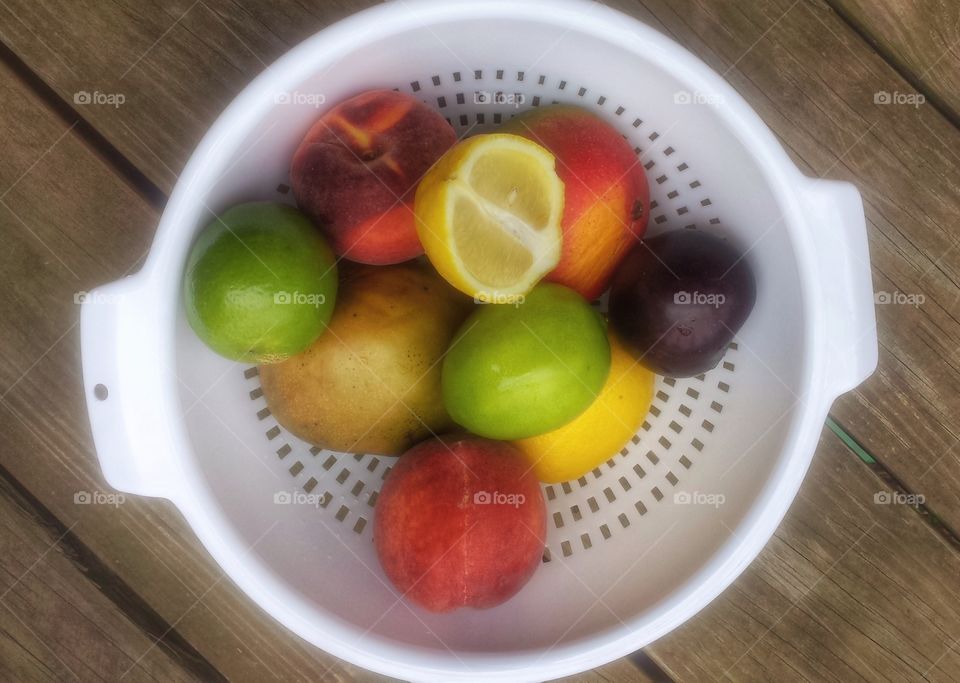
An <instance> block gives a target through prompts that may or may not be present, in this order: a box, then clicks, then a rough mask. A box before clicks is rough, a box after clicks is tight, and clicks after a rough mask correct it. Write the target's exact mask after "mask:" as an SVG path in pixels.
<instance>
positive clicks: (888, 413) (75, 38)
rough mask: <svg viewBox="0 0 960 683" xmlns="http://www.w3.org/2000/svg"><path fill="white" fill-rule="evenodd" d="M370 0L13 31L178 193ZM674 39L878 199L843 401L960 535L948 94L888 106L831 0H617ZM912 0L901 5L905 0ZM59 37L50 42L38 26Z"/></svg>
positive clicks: (861, 429) (221, 7) (244, 7)
mask: <svg viewBox="0 0 960 683" xmlns="http://www.w3.org/2000/svg"><path fill="white" fill-rule="evenodd" d="M367 4H370V3H368V2H366V1H361V2H346V1H343V0H338V1H336V2H329V3H324V4H322V5H317V6H311V7H310V9H309V10H308V9H305V8H304V7H303V6H301V5H300V4H299V3H296V2H294V1H293V0H285V1H281V2H273V3H269V8H268V6H267V4H266V3H261V2H251V1H246V2H232V1H231V2H227V1H226V0H224V1H223V2H219V1H214V0H211V1H210V2H203V3H194V4H192V5H191V4H189V3H188V2H186V1H185V0H184V1H182V2H178V3H172V4H171V5H169V6H167V7H166V8H164V9H159V8H156V7H147V6H144V5H142V4H139V3H138V4H124V5H120V6H117V5H106V4H101V3H93V2H86V3H77V4H75V5H74V4H71V5H70V6H69V7H63V6H62V4H60V3H56V4H54V3H48V2H32V1H28V0H8V1H7V2H5V3H4V5H3V6H0V17H4V19H5V24H4V26H5V30H4V35H5V40H6V42H7V44H8V45H9V46H10V47H11V48H12V49H13V50H14V51H15V52H16V53H17V54H18V55H20V57H21V58H22V59H23V60H24V61H25V62H26V63H27V64H29V65H30V67H31V68H33V69H35V70H36V71H37V73H38V74H40V75H41V76H42V77H44V78H45V79H47V83H48V84H49V85H50V86H51V87H52V88H53V89H54V90H55V91H56V92H57V93H58V94H59V95H60V96H61V97H63V98H64V99H65V100H67V101H68V102H72V100H73V96H74V94H75V93H77V92H79V91H81V90H86V91H93V90H95V89H99V90H100V91H102V92H108V93H114V92H115V93H122V94H124V95H125V97H126V98H127V99H126V102H125V103H124V104H123V105H122V106H121V107H117V108H113V107H103V106H100V107H91V106H86V107H83V106H79V105H78V106H77V107H76V110H77V111H78V112H79V113H80V114H81V115H83V116H84V117H86V118H87V119H88V120H89V121H90V122H91V123H92V124H93V125H94V126H96V127H97V129H98V130H99V131H100V132H101V133H102V134H103V135H104V137H105V138H107V139H108V140H109V141H110V142H111V143H112V144H113V145H115V146H116V147H117V149H119V150H120V151H121V152H122V153H123V154H124V155H126V156H128V157H129V158H130V159H131V160H133V161H134V162H135V163H136V164H137V166H138V167H139V168H141V169H142V170H143V172H144V173H145V174H146V175H147V176H148V177H149V178H150V179H151V180H152V181H153V182H154V183H156V184H157V185H158V186H159V187H161V188H163V189H165V190H168V189H169V188H170V187H171V185H172V183H173V181H174V179H175V175H176V173H177V172H178V171H179V169H180V168H181V167H182V166H183V164H184V163H185V161H186V159H187V157H188V155H189V153H190V151H191V150H192V148H193V145H194V144H195V142H196V141H197V140H198V139H199V137H200V135H202V133H203V131H204V130H205V129H206V127H207V126H208V125H209V124H210V123H211V122H212V120H213V118H214V117H215V116H216V114H217V113H218V112H219V111H220V109H222V107H223V106H224V105H225V103H226V102H227V101H229V99H230V98H231V97H232V96H233V95H234V94H235V93H236V92H238V91H239V90H240V89H241V88H242V87H243V86H244V85H245V84H246V83H247V82H248V81H249V79H250V78H252V77H253V76H254V75H255V74H256V73H258V72H259V71H261V70H262V69H263V68H264V65H265V64H269V63H270V61H272V60H273V59H275V58H276V57H278V56H279V55H280V54H281V53H282V52H283V51H284V50H285V49H286V48H287V47H288V46H290V45H292V44H295V43H296V42H298V41H299V40H301V39H303V38H304V37H305V36H307V35H309V34H310V33H312V32H313V31H315V30H317V29H319V28H321V27H322V26H324V25H325V24H326V23H328V22H329V21H331V20H334V19H336V18H338V17H340V16H343V15H345V14H347V13H349V12H350V11H351V10H354V9H357V8H360V7H362V6H366V5H367ZM613 4H615V5H616V6H618V7H620V8H621V9H624V10H625V11H627V12H629V13H631V14H634V15H636V16H638V17H639V18H641V19H642V20H644V21H647V22H648V23H651V24H652V25H654V26H655V27H657V28H659V29H661V30H663V31H665V32H666V33H668V34H671V35H672V36H674V37H675V38H676V39H677V40H679V41H680V42H681V43H682V44H684V45H686V46H688V47H689V48H690V49H691V50H693V51H694V52H695V53H697V54H698V55H699V56H701V57H702V58H703V59H705V60H706V61H707V62H708V63H709V64H711V65H712V66H713V67H714V68H716V69H717V70H718V71H719V72H721V73H725V74H726V77H727V78H728V80H730V81H731V83H732V84H733V85H734V87H736V88H737V89H738V90H739V91H740V92H741V94H743V95H744V97H745V98H746V99H747V100H748V101H749V102H750V104H752V105H753V106H754V107H755V108H756V109H757V110H758V112H759V113H760V114H761V116H762V117H763V118H764V120H765V121H766V122H767V124H768V125H769V126H770V127H771V128H772V129H773V130H774V132H775V133H777V135H778V136H779V137H780V139H781V140H782V142H783V143H784V145H785V146H786V147H787V149H788V151H789V152H790V153H791V154H792V155H793V156H794V158H795V159H796V160H797V162H798V164H799V165H800V166H801V167H802V168H804V169H805V170H806V171H807V172H808V173H810V174H813V175H823V174H825V175H827V176H829V177H835V178H842V179H847V180H850V181H851V182H854V183H855V184H857V185H858V187H860V188H861V191H862V192H863V194H864V199H865V202H866V212H867V219H868V221H869V228H870V246H871V250H872V262H873V269H874V275H875V281H874V284H875V288H876V289H877V290H878V291H883V292H888V293H894V292H902V293H903V294H907V295H922V296H923V297H924V298H925V302H924V304H923V305H921V306H918V307H916V308H913V307H911V306H902V305H901V306H897V305H889V306H878V309H877V313H878V317H879V325H880V341H881V365H880V369H879V371H878V372H877V374H876V375H875V376H874V377H873V378H872V379H871V380H870V381H869V382H868V383H867V384H865V385H864V386H863V387H861V388H860V389H858V390H857V391H856V392H854V393H852V394H850V395H848V396H846V397H844V398H843V399H841V400H840V401H839V402H838V403H837V405H836V406H835V409H834V416H835V417H836V418H837V420H838V421H839V422H841V423H842V424H844V425H846V426H847V428H848V429H850V430H851V431H852V432H853V433H854V435H855V436H856V437H857V438H858V439H859V440H860V441H861V442H862V443H863V444H864V445H865V446H866V447H867V448H868V449H869V450H871V451H872V452H874V454H875V455H876V456H877V457H878V458H879V459H880V460H881V461H882V462H883V463H884V464H885V465H886V466H887V467H889V468H890V469H891V470H892V471H893V472H894V473H895V474H896V476H898V477H899V478H900V479H902V480H903V481H904V482H905V483H906V484H907V485H908V486H909V487H910V488H912V489H914V490H916V491H918V492H922V493H923V494H924V495H925V496H926V498H927V501H928V504H929V506H930V507H931V509H932V510H933V511H935V512H936V514H937V515H939V516H940V518H941V519H943V520H944V522H945V523H946V524H948V525H949V526H950V527H951V528H952V529H953V530H954V531H955V532H956V531H957V530H960V435H958V434H957V428H956V421H955V420H954V419H953V417H952V416H953V415H955V414H956V413H957V410H958V409H960V359H958V358H957V349H958V347H960V299H958V296H957V293H958V290H957V283H958V282H960V248H957V235H956V232H955V230H954V229H953V226H954V224H955V216H956V213H957V211H958V207H960V182H958V181H960V172H958V170H957V168H958V167H957V162H958V161H960V158H958V156H957V152H955V150H956V149H960V144H958V143H960V133H958V131H957V129H956V128H954V127H953V126H952V125H951V124H950V122H949V121H948V120H946V119H945V118H944V117H943V116H942V115H941V114H940V113H939V112H938V111H936V110H934V109H933V108H931V107H924V106H920V107H916V108H915V107H911V106H897V105H889V106H883V105H878V104H875V103H874V96H875V94H876V93H879V92H891V93H892V92H907V91H908V90H909V89H910V86H909V83H907V82H906V81H905V80H904V79H903V78H902V77H901V76H900V75H899V74H898V73H897V72H896V71H895V70H894V69H893V68H892V67H891V66H890V65H889V64H888V63H886V62H885V61H884V60H883V59H882V58H881V57H880V56H879V55H878V54H877V53H876V52H875V51H874V50H873V49H872V48H871V47H870V46H869V45H868V44H867V43H866V42H865V41H864V40H863V39H862V38H861V37H860V36H859V35H858V34H857V33H855V32H854V31H853V30H852V29H851V28H850V27H849V26H848V25H847V24H845V23H844V22H843V21H842V20H841V19H840V18H839V17H838V16H837V15H836V14H835V13H834V12H833V11H832V10H831V9H830V8H829V7H828V6H827V5H825V4H824V3H823V2H822V1H816V2H793V0H758V1H756V2H750V3H742V2H733V1H732V0H709V1H706V0H677V1H676V2H663V1H660V0H646V1H645V2H644V3H643V4H640V3H638V2H633V1H631V0H620V1H619V2H614V3H613ZM897 4H902V3H897ZM35 34H43V35H46V36H51V37H50V39H49V40H47V41H44V43H43V44H41V43H39V42H38V41H36V40H35V39H34V38H33V36H34V35H35Z"/></svg>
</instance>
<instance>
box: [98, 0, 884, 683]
mask: <svg viewBox="0 0 960 683" xmlns="http://www.w3.org/2000/svg"><path fill="white" fill-rule="evenodd" d="M96 294H97V295H96V296H91V297H89V298H88V302H87V303H84V305H83V308H82V317H81V329H82V359H83V375H84V383H85V387H86V390H87V392H88V412H89V416H90V420H91V425H92V430H93V435H94V440H95V443H96V448H97V454H98V457H99V459H100V463H101V466H102V469H103V472H104V476H105V477H106V479H107V481H108V482H109V483H110V484H111V485H112V486H114V487H116V488H117V489H119V490H122V491H125V492H129V493H132V494H139V495H145V496H157V497H163V498H166V499H169V500H170V501H172V502H173V503H174V504H175V505H176V507H177V508H178V509H179V510H180V511H181V512H182V514H183V515H184V517H185V519H186V520H187V522H188V523H189V524H190V526H191V527H192V528H193V530H194V531H195V532H196V534H197V536H198V537H199V538H200V540H201V541H202V542H203V544H204V545H205V546H206V548H207V549H208V550H209V551H210V553H211V554H212V556H213V557H214V558H215V559H216V561H217V562H218V563H219V564H220V565H221V566H222V567H223V569H224V571H225V572H226V574H227V575H228V576H229V577H230V578H231V579H232V580H233V581H234V582H235V583H236V584H237V585H238V586H239V587H240V588H241V589H242V590H244V591H245V592H246V593H247V594H248V595H249V596H250V597H251V599H253V600H254V601H255V602H256V603H257V604H259V605H260V606H261V607H262V608H263V609H264V610H265V611H267V612H268V613H269V614H271V615H272V616H273V617H274V618H276V619H277V620H278V621H280V622H281V623H283V624H284V625H285V626H287V627H288V628H289V629H290V630H291V631H293V632H295V633H296V634H298V635H300V636H301V637H303V638H305V639H306V640H308V641H310V642H312V643H314V644H316V645H317V646H318V647H321V648H323V649H325V650H327V651H328V652H330V653H332V654H334V655H336V656H338V657H342V658H344V659H347V660H349V661H351V662H354V663H356V664H358V665H360V666H363V667H367V668H369V669H371V670H375V671H378V672H381V673H384V674H388V675H393V676H397V677H400V678H404V679H408V680H435V681H449V680H455V679H456V680H484V681H489V680H543V679H548V678H555V677H559V676H563V675H567V674H570V673H574V672H578V671H583V670H586V669H589V668H591V667H594V666H598V665H600V664H603V663H605V662H607V661H610V660H612V659H614V658H617V657H620V656H623V655H625V654H627V653H629V652H631V651H633V650H635V649H637V648H640V647H642V646H643V645H645V644H647V643H649V642H651V641H652V640H654V639H656V638H658V637H660V636H662V635H663V634H665V633H667V632H668V631H670V630H671V629H673V628H675V627H676V626H677V625H679V624H680V623H682V622H683V621H684V620H686V619H688V618H689V617H691V616H692V615H693V614H695V613H696V612H697V611H698V610H699V609H701V608H702V607H703V606H705V605H706V604H707V603H708V602H709V601H710V600H712V599H713V598H714V597H716V596H717V595H718V594H719V593H720V592H721V591H722V590H723V589H724V588H725V587H726V586H727V585H729V584H730V582H731V581H733V579H734V578H735V577H736V576H737V575H738V574H739V573H740V572H741V571H742V570H743V569H744V568H745V567H746V566H747V564H749V562H750V561H751V560H752V559H753V558H754V557H755V556H756V555H757V553H758V552H759V551H760V549H761V548H762V547H763V546H764V544H765V543H766V542H767V540H768V539H769V538H770V536H771V535H772V534H773V531H774V530H775V528H776V526H777V524H778V523H779V521H780V520H781V518H782V517H783V515H784V514H785V512H786V510H787V508H788V506H789V505H790V502H791V500H792V499H793V497H794V495H795V494H796V491H797V489H798V487H799V485H800V482H801V480H802V478H803V475H804V473H805V471H806V469H807V466H808V464H809V462H810V458H811V457H812V454H813V451H814V449H815V446H816V443H817V439H818V436H819V433H820V430H821V428H822V425H823V421H824V418H825V416H826V414H827V411H828V409H829V407H830V405H831V403H832V401H833V400H834V399H835V398H836V397H837V396H839V395H840V394H841V393H843V392H845V391H848V390H850V389H852V388H853V387H855V386H856V385H857V384H859V383H860V382H861V381H863V380H864V379H865V378H866V377H868V376H869V375H870V373H871V372H872V371H873V369H874V367H875V365H876V358H877V342H876V330H875V321H874V317H873V306H872V301H873V295H872V290H871V279H870V269H869V256H868V253H867V246H866V236H865V226H864V216H863V209H862V205H861V202H860V197H859V194H858V193H857V191H856V189H855V188H853V187H852V186H850V185H848V184H846V183H840V182H834V181H828V180H822V179H811V178H807V177H805V176H804V175H802V174H801V173H800V172H799V171H798V169H797V168H796V166H795V165H794V164H793V163H792V162H791V161H790V159H789V157H788V156H787V155H786V154H785V152H784V151H783V149H782V148H781V147H780V145H779V144H778V142H777V141H776V139H775V138H774V136H773V135H772V134H771V133H770V131H769V130H768V129H767V128H766V127H765V126H764V124H763V123H762V121H761V120H760V119H759V117H758V116H757V115H756V114H755V113H754V112H753V111H752V110H751V109H750V108H749V106H748V105H747V104H746V103H745V102H744V101H743V100H742V99H741V98H740V97H739V95H737V93H736V92H735V91H734V90H733V89H732V88H730V87H729V86H728V85H727V84H726V83H725V82H724V81H723V79H722V78H721V77H720V76H718V75H717V74H716V73H714V72H712V71H711V70H710V69H709V68H708V67H707V66H705V65H704V64H703V63H701V62H700V61H699V60H697V59H696V58H695V57H693V56H692V55H690V54H689V53H688V52H686V51H685V50H684V49H683V48H681V47H679V46H678V45H676V44H675V43H673V42H672V41H670V40H669V39H667V38H666V37H664V36H662V35H660V34H659V33H657V32H656V31H654V30H652V29H650V28H648V27H646V26H644V25H643V24H641V23H639V22H637V21H635V20H633V19H630V18H628V17H625V16H623V15H621V14H619V13H617V12H616V11H614V10H611V9H608V8H605V7H603V6H601V5H598V4H596V3H587V2H582V1H581V0H561V1H559V2H554V1H551V2H547V1H546V0H533V1H531V2H520V3H518V2H500V1H499V0H496V1H493V2H472V1H471V2H461V3H443V2H439V1H438V0H410V1H403V2H398V3H386V4H384V5H380V6H377V7H375V8H372V9H369V10H366V11H364V12H361V13H359V14H357V15H354V16H352V17H349V18H347V19H345V20H343V21H341V22H338V23H337V24H335V25H333V26H331V27H329V28H327V29H325V30H324V31H322V32H321V33H319V34H317V35H316V36H314V37H312V38H310V39H309V40H307V41H306V42H304V43H303V44H301V45H300V46H298V47H296V48H294V49H293V50H291V51H290V52H289V53H288V54H287V55H285V56H284V57H282V58H281V59H280V60H279V61H278V62H277V63H276V64H274V65H273V66H271V67H270V68H269V69H267V71H266V72H265V73H264V74H262V75H261V76H259V77H258V78H257V79H255V80H254V81H253V82H252V83H251V84H250V85H249V86H248V87H247V88H246V89H245V90H244V91H243V92H242V93H241V94H240V95H239V96H238V97H237V98H236V99H235V100H234V101H233V103H231V104H230V106H229V107H228V108H227V109H226V110H225V111H224V113H223V114H222V115H221V116H220V117H219V119H218V120H217V121H216V122H215V124H214V125H213V126H212V127H211V129H210V131H209V132H208V134H207V135H206V136H205V137H204V139H203V140H202V141H201V143H200V145H199V146H198V148H197V150H196V151H195V152H194V154H193V156H192V157H191V159H190V161H189V163H188V164H187V166H186V168H185V169H184V171H183V174H182V175H181V177H180V179H179V181H178V183H177V185H176V188H175V190H174V192H173V193H172V195H171V197H170V200H169V202H168V205H167V207H166V209H165V211H164V213H163V216H162V218H161V221H160V225H159V227H158V230H157V235H156V238H155V241H154V244H153V247H152V249H151V252H150V254H149V256H148V258H147V260H146V262H145V264H144V267H143V269H142V270H141V271H140V272H139V273H137V274H135V275H133V276H131V277H129V278H126V279H124V280H121V281H118V282H114V283H111V284H108V285H105V286H103V287H101V288H99V289H98V290H97V292H96Z"/></svg>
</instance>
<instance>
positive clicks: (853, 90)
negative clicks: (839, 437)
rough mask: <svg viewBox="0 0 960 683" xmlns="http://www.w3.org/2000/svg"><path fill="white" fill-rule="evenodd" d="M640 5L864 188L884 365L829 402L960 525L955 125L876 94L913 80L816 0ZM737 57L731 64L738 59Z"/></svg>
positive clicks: (808, 154)
mask: <svg viewBox="0 0 960 683" xmlns="http://www.w3.org/2000/svg"><path fill="white" fill-rule="evenodd" d="M646 5H647V6H648V7H649V9H650V10H651V11H652V12H653V13H654V14H655V15H656V16H657V17H658V18H659V19H660V20H661V21H662V22H663V27H664V28H665V29H666V30H667V31H669V32H670V33H672V34H673V35H674V36H675V37H676V38H677V39H678V40H679V41H681V42H682V43H684V44H686V45H688V46H691V47H692V48H693V49H694V50H695V51H696V52H698V54H700V55H701V56H702V57H704V59H705V60H706V61H707V62H708V63H710V64H711V66H713V67H714V68H716V69H717V70H718V71H720V72H721V73H723V72H725V71H728V70H729V71H728V73H727V78H728V79H729V80H730V81H731V82H732V84H733V85H734V86H735V87H736V88H737V89H738V90H739V91H740V92H741V94H743V95H744V97H746V98H747V100H748V101H750V103H751V104H752V105H753V106H754V107H755V108H756V109H757V111H758V112H759V113H760V115H761V116H762V117H763V119H764V120H765V122H766V123H767V124H768V125H769V126H770V127H771V128H772V129H773V130H774V131H775V132H776V133H777V134H778V136H779V137H780V139H781V141H782V142H783V143H784V145H785V147H786V148H787V150H788V151H789V152H790V153H791V154H792V155H793V156H794V158H795V159H796V160H797V163H798V164H799V165H800V166H801V168H804V169H805V170H806V171H807V172H808V173H810V174H812V175H818V176H819V175H824V174H825V175H827V176H829V177H833V178H839V179H844V180H849V181H851V182H853V183H855V184H856V185H857V186H858V187H859V188H860V190H861V192H862V194H863V196H864V202H865V208H866V216H867V221H868V229H869V236H870V249H871V262H872V266H873V272H874V288H875V290H876V291H877V292H886V293H889V294H893V293H896V292H899V293H902V294H904V295H920V296H922V297H923V303H922V304H921V305H918V306H912V305H879V306H877V308H876V311H877V318H878V328H879V336H880V345H881V348H880V367H879V369H878V371H877V373H876V374H875V375H874V376H873V377H872V378H871V379H870V380H868V381H867V382H866V383H865V384H863V385H862V386H861V387H859V388H858V389H857V390H856V391H854V392H852V393H850V394H848V395H846V396H844V397H842V398H841V399H840V400H839V401H838V402H837V403H836V404H835V405H834V408H833V415H834V416H835V417H836V418H837V420H838V421H839V422H840V423H841V424H844V425H845V426H847V428H848V429H850V431H852V433H853V434H854V435H855V436H856V437H857V438H858V439H859V440H860V441H861V442H862V443H863V444H864V445H865V446H866V447H867V448H868V450H870V451H871V452H872V453H874V455H875V456H876V457H877V458H878V459H880V460H881V462H883V463H884V465H885V466H887V467H888V468H889V469H890V470H891V471H892V472H893V473H894V474H895V475H896V476H897V477H899V478H900V479H901V480H902V481H903V482H904V483H905V484H906V486H907V487H908V488H910V489H911V490H913V491H915V492H918V493H922V494H923V495H925V496H926V499H927V503H928V505H929V506H930V507H931V509H933V510H934V511H935V512H936V514H937V515H938V516H939V517H940V518H941V519H942V520H944V522H945V523H946V524H948V525H949V526H950V527H951V528H952V529H953V530H954V531H955V532H956V530H957V529H960V494H958V492H960V438H958V434H957V423H956V419H955V417H954V416H955V415H956V413H957V409H958V408H960V405H958V404H960V372H958V367H957V361H958V359H957V353H958V348H960V297H958V293H960V290H958V282H960V249H958V248H957V247H958V240H957V233H956V230H955V228H954V226H955V224H956V215H957V212H958V210H960V168H958V165H957V161H958V158H957V157H956V156H955V152H954V151H953V150H954V149H955V148H957V147H958V144H960V132H958V131H957V129H956V128H954V127H953V126H952V125H951V124H950V122H949V121H947V120H946V119H945V118H944V117H943V116H942V115H940V113H939V112H937V111H935V110H933V109H932V108H929V107H923V106H920V107H912V106H904V105H878V104H875V103H874V94H875V93H877V92H881V91H893V90H897V89H899V90H901V91H903V90H904V88H906V83H905V82H904V81H903V80H902V78H900V77H899V75H898V74H897V73H896V72H895V71H893V70H892V69H891V67H890V66H889V65H888V64H887V63H886V62H884V61H883V60H882V59H881V58H880V57H879V56H878V55H877V54H876V53H874V52H872V51H871V50H869V49H867V47H866V46H865V44H864V43H863V41H862V40H861V39H860V38H859V36H857V35H856V34H855V33H854V32H853V31H852V30H851V29H849V27H847V26H846V25H845V24H843V23H842V22H840V21H839V20H838V19H837V17H836V16H835V15H834V14H833V13H832V12H831V11H830V10H829V8H827V7H826V6H825V5H823V4H822V3H791V2H790V1H789V0H770V1H765V2H752V3H727V2H712V3H709V4H705V3H700V2H695V1H694V0H679V1H677V2H671V3H669V4H668V3H660V2H657V1H656V0H648V2H647V3H646ZM734 64H735V65H736V66H735V67H734V68H731V65H734Z"/></svg>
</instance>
